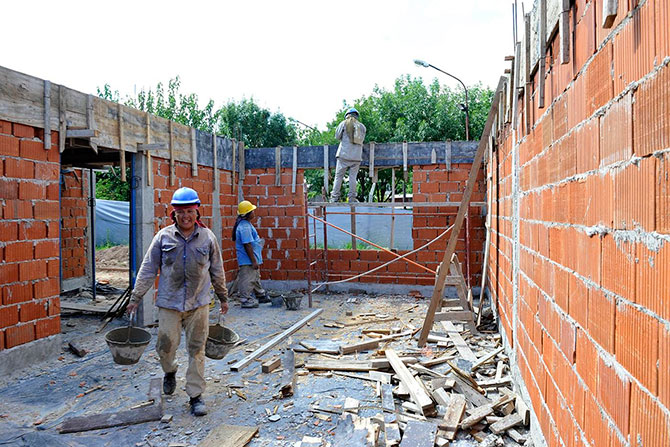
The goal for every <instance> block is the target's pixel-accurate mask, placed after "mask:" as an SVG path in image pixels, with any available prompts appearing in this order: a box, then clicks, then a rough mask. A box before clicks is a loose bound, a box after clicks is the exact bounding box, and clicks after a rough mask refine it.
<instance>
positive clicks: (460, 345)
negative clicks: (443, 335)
mask: <svg viewBox="0 0 670 447" xmlns="http://www.w3.org/2000/svg"><path fill="white" fill-rule="evenodd" d="M440 324H441V325H442V327H443V328H444V330H445V331H446V332H447V335H449V338H450V339H451V341H452V342H453V343H454V346H455V347H456V349H457V350H458V353H459V354H461V357H463V358H464V359H465V360H468V361H471V362H476V361H477V356H476V355H475V353H474V352H472V349H470V347H469V346H468V344H467V343H466V342H465V340H463V337H461V334H460V333H459V332H458V331H457V330H456V327H455V326H454V323H452V322H451V321H441V322H440Z"/></svg>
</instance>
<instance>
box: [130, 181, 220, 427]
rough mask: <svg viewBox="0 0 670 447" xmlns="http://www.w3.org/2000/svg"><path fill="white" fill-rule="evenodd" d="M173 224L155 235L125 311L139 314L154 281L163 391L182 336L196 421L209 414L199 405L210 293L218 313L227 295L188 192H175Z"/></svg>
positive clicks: (215, 250) (170, 389)
mask: <svg viewBox="0 0 670 447" xmlns="http://www.w3.org/2000/svg"><path fill="white" fill-rule="evenodd" d="M171 205H172V207H173V211H172V213H171V217H172V221H173V225H170V226H168V227H166V228H163V229H162V230H160V231H159V232H158V233H157V234H156V235H155V236H154V239H153V241H151V245H150V246H149V250H148V251H147V253H146V255H145V256H144V260H143V261H142V265H141V266H140V270H139V272H138V274H137V279H136V280H135V288H134V289H133V292H132V294H131V299H130V304H128V312H130V313H131V314H132V313H133V312H134V311H135V310H136V309H137V306H138V304H139V302H140V300H141V299H142V297H143V296H144V295H145V294H146V293H147V291H148V290H149V289H150V288H151V286H153V284H154V281H155V280H156V275H157V274H158V272H159V270H160V277H159V279H158V296H157V297H156V306H157V307H158V341H157V342H156V351H157V352H158V355H159V357H160V363H161V367H162V368H163V372H165V377H164V378H163V392H164V393H165V394H168V395H169V394H172V393H174V391H175V388H176V386H177V380H176V377H175V375H176V373H177V362H176V359H175V356H176V353H177V347H178V346H179V343H180V338H181V331H182V329H184V331H185V333H186V348H187V350H188V368H187V369H186V394H187V395H188V396H189V398H190V401H189V402H190V405H191V412H192V413H193V414H194V415H195V416H203V415H205V414H207V407H206V406H205V402H204V401H203V400H202V393H203V392H204V391H205V342H206V341H207V335H208V331H209V302H210V288H211V287H212V286H213V287H214V292H215V293H216V295H217V297H218V298H219V300H220V301H221V313H222V314H225V313H226V312H228V291H227V290H226V277H225V272H224V270H223V260H222V258H221V249H220V247H219V243H218V241H217V240H216V237H215V236H214V233H212V232H211V231H210V230H209V229H208V228H206V227H205V226H204V225H203V224H202V223H201V222H200V213H199V212H198V207H199V206H200V199H199V198H198V193H197V192H195V191H194V190H193V189H191V188H179V189H178V190H177V191H175V193H174V195H173V196H172V202H171Z"/></svg>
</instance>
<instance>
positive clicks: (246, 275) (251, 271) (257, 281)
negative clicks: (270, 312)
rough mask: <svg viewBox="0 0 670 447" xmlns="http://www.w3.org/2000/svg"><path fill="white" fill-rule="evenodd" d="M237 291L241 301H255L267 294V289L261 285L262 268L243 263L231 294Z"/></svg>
mask: <svg viewBox="0 0 670 447" xmlns="http://www.w3.org/2000/svg"><path fill="white" fill-rule="evenodd" d="M235 292H236V293H237V294H238V295H239V297H240V302H241V303H247V302H248V303H249V304H251V303H253V302H254V301H258V299H257V298H258V297H263V296H265V289H263V286H261V269H260V268H259V269H255V268H254V267H253V266H251V265H241V266H240V268H239V270H238V271H237V278H236V279H235V281H234V283H233V285H232V287H231V288H230V294H231V295H232V294H233V293H235Z"/></svg>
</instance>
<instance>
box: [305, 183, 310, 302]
mask: <svg viewBox="0 0 670 447" xmlns="http://www.w3.org/2000/svg"><path fill="white" fill-rule="evenodd" d="M303 190H304V193H305V194H304V196H305V257H306V258H307V294H308V295H307V296H308V298H309V307H310V308H311V307H312V255H311V252H310V248H309V217H308V216H307V214H308V213H309V209H308V208H307V185H305V184H303Z"/></svg>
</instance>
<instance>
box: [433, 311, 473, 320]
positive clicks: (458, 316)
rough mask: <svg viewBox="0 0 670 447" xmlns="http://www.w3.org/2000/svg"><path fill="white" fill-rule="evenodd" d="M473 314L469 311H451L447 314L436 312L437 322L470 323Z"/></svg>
mask: <svg viewBox="0 0 670 447" xmlns="http://www.w3.org/2000/svg"><path fill="white" fill-rule="evenodd" d="M470 320H472V312H470V311H469V310H450V311H447V312H436V313H435V321H470Z"/></svg>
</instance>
